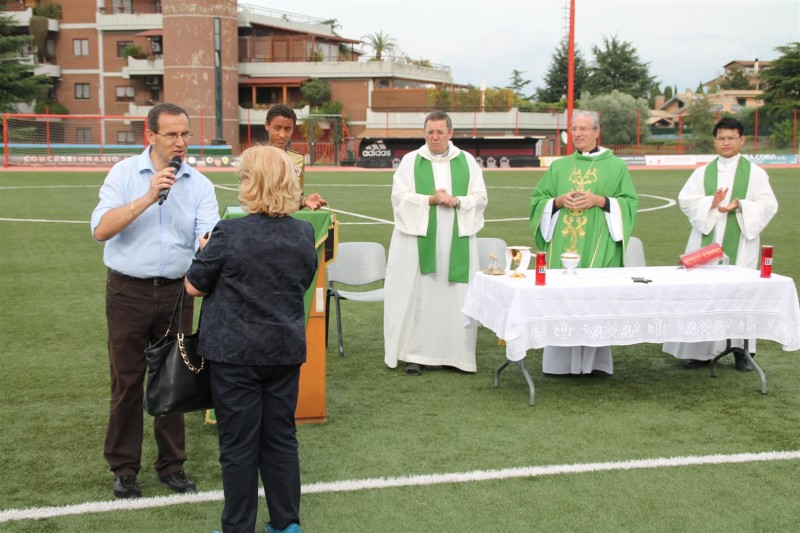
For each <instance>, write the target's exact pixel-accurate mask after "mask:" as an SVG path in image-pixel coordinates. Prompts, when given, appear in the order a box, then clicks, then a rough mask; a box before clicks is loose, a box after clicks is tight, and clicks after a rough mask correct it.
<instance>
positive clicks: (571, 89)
mask: <svg viewBox="0 0 800 533" xmlns="http://www.w3.org/2000/svg"><path fill="white" fill-rule="evenodd" d="M574 108H575V0H570V1H569V52H568V54H567V147H566V148H567V155H570V154H571V153H572V110H573V109H574Z"/></svg>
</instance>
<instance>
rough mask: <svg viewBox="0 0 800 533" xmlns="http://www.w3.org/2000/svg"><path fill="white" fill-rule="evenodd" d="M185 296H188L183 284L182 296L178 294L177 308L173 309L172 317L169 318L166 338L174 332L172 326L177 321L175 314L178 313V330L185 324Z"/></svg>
mask: <svg viewBox="0 0 800 533" xmlns="http://www.w3.org/2000/svg"><path fill="white" fill-rule="evenodd" d="M185 294H186V285H184V284H183V283H181V292H180V294H178V299H177V301H176V302H175V307H173V308H172V316H171V317H169V326H168V327H167V332H166V333H165V334H164V336H167V335H169V333H170V332H171V331H172V324H173V322H174V321H175V313H178V328H180V325H181V324H182V323H183V297H184V295H185ZM179 309H180V311H179Z"/></svg>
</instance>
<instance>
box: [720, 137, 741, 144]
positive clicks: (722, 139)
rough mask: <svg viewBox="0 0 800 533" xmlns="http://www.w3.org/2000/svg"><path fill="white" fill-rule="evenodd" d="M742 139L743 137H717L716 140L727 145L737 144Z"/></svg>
mask: <svg viewBox="0 0 800 533" xmlns="http://www.w3.org/2000/svg"><path fill="white" fill-rule="evenodd" d="M740 137H741V135H739V136H736V137H715V138H714V140H715V141H717V142H718V143H722V144H725V143H732V142H736V141H738V140H739V138H740Z"/></svg>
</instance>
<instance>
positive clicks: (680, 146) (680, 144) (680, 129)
mask: <svg viewBox="0 0 800 533" xmlns="http://www.w3.org/2000/svg"><path fill="white" fill-rule="evenodd" d="M678 153H679V154H682V153H683V115H678Z"/></svg>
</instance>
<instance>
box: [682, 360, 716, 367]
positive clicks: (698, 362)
mask: <svg viewBox="0 0 800 533" xmlns="http://www.w3.org/2000/svg"><path fill="white" fill-rule="evenodd" d="M710 364H711V360H710V359H702V360H701V359H688V360H687V361H686V362H685V363H683V368H700V367H701V366H708V365H710Z"/></svg>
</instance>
